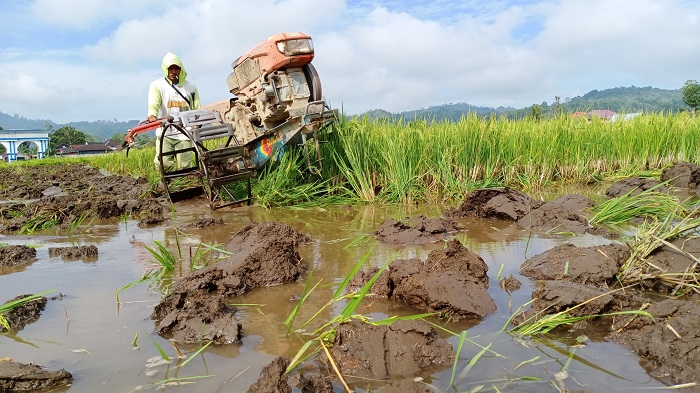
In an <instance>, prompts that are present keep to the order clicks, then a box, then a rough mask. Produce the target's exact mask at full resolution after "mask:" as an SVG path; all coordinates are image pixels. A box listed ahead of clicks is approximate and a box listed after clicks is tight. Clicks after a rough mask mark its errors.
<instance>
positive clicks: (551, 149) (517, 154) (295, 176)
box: [61, 113, 700, 206]
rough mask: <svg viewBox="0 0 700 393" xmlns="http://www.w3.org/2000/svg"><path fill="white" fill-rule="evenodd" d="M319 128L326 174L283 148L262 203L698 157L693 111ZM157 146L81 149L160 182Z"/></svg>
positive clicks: (419, 197)
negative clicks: (614, 118)
mask: <svg viewBox="0 0 700 393" xmlns="http://www.w3.org/2000/svg"><path fill="white" fill-rule="evenodd" d="M320 138H321V140H322V141H324V142H327V143H323V144H321V150H322V151H321V155H322V157H323V177H322V178H320V177H318V176H313V175H310V174H308V173H306V172H305V171H304V170H303V169H304V163H303V156H302V155H301V154H299V153H298V152H297V154H286V156H285V158H284V159H283V160H281V162H280V163H283V165H276V164H272V165H271V167H270V168H265V169H264V170H263V171H262V173H263V174H264V176H259V178H260V179H262V180H260V179H259V180H258V181H257V182H256V184H254V188H253V194H254V197H255V199H256V200H259V201H261V202H262V204H263V205H265V206H279V205H291V204H297V203H321V204H323V203H327V202H331V203H332V202H333V201H334V199H333V198H331V200H330V201H329V200H327V198H328V197H335V199H339V200H342V201H343V203H347V202H348V201H355V202H360V203H366V202H376V203H405V204H412V203H449V202H456V201H459V200H460V199H461V198H462V197H463V196H464V194H465V193H466V192H468V191H470V190H473V189H475V188H479V187H487V186H511V187H514V188H518V189H521V190H524V191H537V190H542V189H544V188H548V187H551V186H553V185H562V184H590V183H593V182H599V181H602V180H603V179H608V180H610V179H614V178H617V177H624V176H630V175H641V176H644V175H645V174H646V175H652V174H654V173H657V174H658V171H659V170H660V169H662V168H663V167H664V166H665V165H667V164H670V163H672V162H678V161H688V162H693V163H697V162H699V161H700V156H699V155H700V119H699V118H698V117H696V116H693V115H692V114H689V113H679V114H672V115H664V114H660V113H659V114H647V115H644V116H638V117H636V118H634V119H632V120H627V121H619V122H608V121H603V120H598V119H593V120H588V119H582V118H570V117H568V116H560V117H556V118H551V119H545V120H535V119H520V120H510V119H507V118H496V117H491V118H484V117H479V116H476V115H468V116H466V117H464V118H462V119H461V120H460V121H459V122H442V123H439V122H429V121H425V120H415V121H409V120H403V121H399V122H389V121H382V120H371V119H368V118H354V119H348V118H347V117H345V116H343V117H342V118H341V119H340V120H339V121H338V122H337V123H336V124H334V125H333V126H332V127H329V128H327V129H326V130H324V131H323V132H322V135H321V137H320ZM154 154H155V150H154V148H153V147H151V148H142V149H131V150H130V152H129V156H128V157H127V156H126V154H124V153H123V152H122V153H117V154H110V155H105V156H95V157H81V158H77V159H79V160H85V161H88V162H90V163H91V164H92V165H95V166H97V167H100V168H104V169H107V170H109V171H111V172H114V173H117V174H120V175H132V176H146V177H147V178H148V179H149V181H150V182H151V183H152V184H154V186H155V185H156V184H157V183H158V182H159V179H160V173H159V172H158V171H157V170H156V167H155V166H154V164H153V157H154ZM61 159H65V158H61ZM266 177H269V178H270V180H268V181H265V180H264V179H265V178H266ZM324 200H325V202H324Z"/></svg>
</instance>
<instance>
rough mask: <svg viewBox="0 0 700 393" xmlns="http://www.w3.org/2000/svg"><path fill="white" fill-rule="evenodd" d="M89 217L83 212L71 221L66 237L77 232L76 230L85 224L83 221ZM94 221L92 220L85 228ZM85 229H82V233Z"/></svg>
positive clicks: (88, 213) (87, 213) (88, 214)
mask: <svg viewBox="0 0 700 393" xmlns="http://www.w3.org/2000/svg"><path fill="white" fill-rule="evenodd" d="M89 216H90V212H84V213H82V214H81V215H80V217H78V218H76V219H75V220H73V221H71V223H70V224H68V228H67V232H68V235H71V234H74V233H76V232H77V231H78V229H79V228H80V227H81V226H82V225H83V224H84V223H85V220H86V219H87V218H88V217H89ZM94 221H95V219H94V218H92V219H91V220H90V221H89V222H88V223H87V224H86V226H89V225H91V224H92V223H93V222H94ZM84 230H85V229H83V231H84Z"/></svg>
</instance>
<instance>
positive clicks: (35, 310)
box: [0, 294, 48, 333]
mask: <svg viewBox="0 0 700 393" xmlns="http://www.w3.org/2000/svg"><path fill="white" fill-rule="evenodd" d="M28 296H32V295H31V294H26V295H19V296H16V297H14V298H12V299H9V300H7V301H6V302H5V303H9V302H13V301H16V300H20V299H23V298H26V297H28ZM47 302H48V299H47V298H46V297H43V296H42V297H40V298H37V299H35V300H32V301H29V302H26V303H24V304H22V305H19V306H17V307H15V308H12V309H10V310H9V311H6V312H4V313H3V317H5V320H6V321H7V324H8V325H10V330H11V331H13V332H18V331H20V330H22V329H24V327H25V326H27V325H29V324H30V323H34V322H36V321H38V320H39V317H40V316H41V312H42V311H44V308H46V303H47ZM5 303H3V304H5ZM5 332H7V328H5V326H3V325H2V324H0V333H5Z"/></svg>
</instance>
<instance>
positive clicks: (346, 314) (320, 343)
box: [286, 250, 401, 373]
mask: <svg viewBox="0 0 700 393" xmlns="http://www.w3.org/2000/svg"><path fill="white" fill-rule="evenodd" d="M371 251H372V250H370V251H368V252H367V253H366V254H365V255H364V256H363V258H362V259H361V260H360V261H359V262H358V263H357V264H356V265H355V267H354V268H353V269H352V270H351V272H350V274H348V275H347V276H346V277H345V279H344V280H343V282H341V283H340V284H339V286H338V288H337V289H336V291H335V292H334V293H333V296H332V298H331V300H330V301H329V302H328V303H327V304H326V305H324V306H323V307H322V308H321V310H319V311H318V312H316V313H315V314H314V315H313V316H312V317H311V318H310V319H309V320H308V321H307V322H306V323H304V324H303V325H302V328H303V327H305V326H307V325H308V324H309V323H311V322H312V321H313V320H314V319H316V317H318V315H320V313H321V311H322V310H324V309H326V308H327V307H330V306H331V305H332V304H334V303H336V302H338V301H341V300H345V299H348V301H347V302H346V304H345V307H344V308H343V309H342V311H341V312H340V313H339V315H337V316H336V317H334V318H333V319H331V320H330V321H328V322H326V323H323V324H322V325H321V326H320V327H319V328H317V329H316V330H315V331H314V332H313V333H312V334H313V336H314V337H313V338H312V339H310V340H307V342H306V343H305V344H304V345H303V346H302V348H301V349H300V350H299V351H298V352H297V354H296V355H295V356H294V358H293V359H292V361H291V362H290V364H289V367H287V371H286V372H287V373H289V372H291V371H292V370H293V369H295V368H296V367H297V366H298V365H299V364H301V363H302V362H303V361H305V360H306V359H308V358H309V357H310V356H312V355H313V354H315V353H317V352H318V351H320V350H321V348H323V349H325V347H326V346H327V345H331V344H332V342H333V340H334V338H335V328H336V327H337V326H338V325H339V324H341V323H343V322H347V321H349V320H351V319H352V318H360V319H363V320H365V321H368V320H367V318H364V317H362V316H361V315H356V314H355V312H356V310H357V308H358V307H359V305H360V303H361V302H362V300H363V299H364V297H365V296H367V293H368V292H369V290H370V288H372V285H373V284H374V282H375V281H376V280H377V279H378V278H379V276H380V275H381V274H382V272H384V271H385V270H386V269H387V267H388V266H389V262H387V263H386V264H384V266H382V267H381V268H380V269H379V270H378V271H377V272H376V273H375V274H374V275H373V276H372V277H371V278H370V279H369V280H368V281H367V283H365V285H363V287H362V288H361V289H360V290H359V291H356V292H353V293H350V294H343V292H344V291H345V288H346V287H347V285H348V283H349V282H350V279H351V278H352V277H353V276H354V275H355V274H356V273H357V272H358V271H359V270H360V268H361V267H362V265H363V264H364V263H365V261H366V260H367V259H368V258H369V255H370V254H371ZM297 312H298V309H296V308H295V311H293V313H294V314H295V315H296V313H297ZM291 319H293V318H292V317H291V316H290V317H289V318H287V321H290V320H291ZM399 319H401V318H399ZM370 323H371V322H370ZM313 343H316V344H317V346H316V347H315V348H314V349H312V350H311V352H310V353H307V351H309V349H310V348H311V345H312V344H313Z"/></svg>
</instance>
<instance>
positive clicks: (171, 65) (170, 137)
mask: <svg viewBox="0 0 700 393" xmlns="http://www.w3.org/2000/svg"><path fill="white" fill-rule="evenodd" d="M161 68H162V70H163V76H164V78H159V79H156V80H154V81H153V82H151V85H150V86H149V88H148V117H147V118H146V122H147V123H152V122H154V121H156V119H158V118H167V117H169V116H173V117H176V118H177V116H178V113H179V112H183V111H188V110H194V109H199V107H200V101H199V92H198V91H197V87H196V86H195V84H194V83H192V82H190V81H188V80H187V71H185V66H184V65H182V61H180V58H179V57H178V56H177V55H175V54H174V53H170V52H168V53H166V54H165V57H163V63H162V64H161ZM156 137H157V138H158V141H157V142H156V157H155V159H154V162H155V164H156V167H159V166H160V161H159V160H158V156H160V154H161V153H160V138H163V137H164V138H165V139H163V153H165V152H170V151H174V150H180V149H186V148H191V147H193V145H192V141H191V140H190V139H189V138H188V137H187V136H186V135H184V134H182V133H181V132H179V131H178V130H176V129H175V128H174V127H169V128H168V131H167V132H166V134H165V135H163V129H162V127H161V128H158V129H157V130H156ZM193 160H194V152H192V151H187V152H183V153H179V154H176V155H165V156H163V166H164V167H165V168H164V169H165V171H166V172H167V171H172V170H179V169H184V168H188V167H191V166H192V165H193V162H192V161H193Z"/></svg>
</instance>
